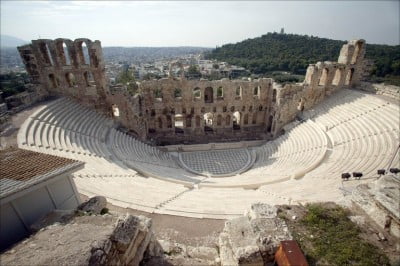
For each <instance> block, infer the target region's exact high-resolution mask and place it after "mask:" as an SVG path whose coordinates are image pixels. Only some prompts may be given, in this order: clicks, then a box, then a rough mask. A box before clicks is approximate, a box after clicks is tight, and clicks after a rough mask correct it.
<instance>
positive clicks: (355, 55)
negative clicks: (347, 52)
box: [351, 41, 363, 64]
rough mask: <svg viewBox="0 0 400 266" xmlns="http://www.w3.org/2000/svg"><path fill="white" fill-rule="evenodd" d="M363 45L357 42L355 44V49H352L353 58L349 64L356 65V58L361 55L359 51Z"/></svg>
mask: <svg viewBox="0 0 400 266" xmlns="http://www.w3.org/2000/svg"><path fill="white" fill-rule="evenodd" d="M362 46H363V43H362V42H360V41H358V42H357V43H356V47H355V49H354V54H353V57H352V58H351V64H355V63H357V60H358V58H359V57H360V54H361V49H362Z"/></svg>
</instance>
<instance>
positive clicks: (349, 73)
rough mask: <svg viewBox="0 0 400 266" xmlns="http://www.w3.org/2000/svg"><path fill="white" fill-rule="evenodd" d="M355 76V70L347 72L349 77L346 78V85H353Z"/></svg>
mask: <svg viewBox="0 0 400 266" xmlns="http://www.w3.org/2000/svg"><path fill="white" fill-rule="evenodd" d="M353 76H354V68H351V69H350V70H349V71H348V72H347V76H346V82H345V85H349V86H350V85H351V83H352V81H353Z"/></svg>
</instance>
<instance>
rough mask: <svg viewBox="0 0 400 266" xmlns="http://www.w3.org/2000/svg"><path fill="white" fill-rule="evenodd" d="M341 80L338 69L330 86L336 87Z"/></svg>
mask: <svg viewBox="0 0 400 266" xmlns="http://www.w3.org/2000/svg"><path fill="white" fill-rule="evenodd" d="M341 78H342V70H341V69H339V68H338V69H336V71H335V76H334V77H333V80H332V85H336V86H337V85H339V82H340V79H341Z"/></svg>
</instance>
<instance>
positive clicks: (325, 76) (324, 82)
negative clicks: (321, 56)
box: [318, 68, 329, 86]
mask: <svg viewBox="0 0 400 266" xmlns="http://www.w3.org/2000/svg"><path fill="white" fill-rule="evenodd" d="M328 73H329V70H328V69H327V68H324V69H323V70H322V74H321V77H320V78H319V82H318V85H322V86H326V85H327V83H328Z"/></svg>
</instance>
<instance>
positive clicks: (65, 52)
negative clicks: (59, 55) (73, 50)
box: [62, 42, 71, 66]
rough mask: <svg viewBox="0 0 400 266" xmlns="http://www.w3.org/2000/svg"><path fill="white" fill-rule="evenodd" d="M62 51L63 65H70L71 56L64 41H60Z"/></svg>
mask: <svg viewBox="0 0 400 266" xmlns="http://www.w3.org/2000/svg"><path fill="white" fill-rule="evenodd" d="M62 51H63V55H64V65H67V66H68V65H71V57H70V55H69V51H68V47H67V45H66V44H65V42H63V43H62Z"/></svg>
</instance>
